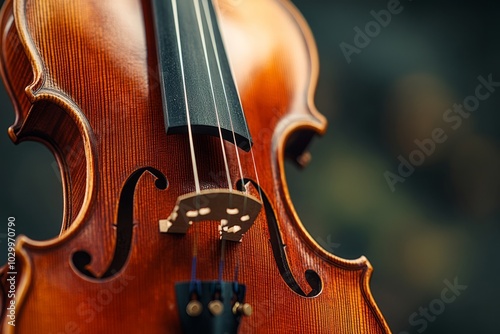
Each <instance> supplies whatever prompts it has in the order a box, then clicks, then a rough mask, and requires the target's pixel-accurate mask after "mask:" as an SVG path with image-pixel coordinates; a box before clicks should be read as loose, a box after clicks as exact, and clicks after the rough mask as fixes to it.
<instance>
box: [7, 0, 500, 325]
mask: <svg viewBox="0 0 500 334" xmlns="http://www.w3.org/2000/svg"><path fill="white" fill-rule="evenodd" d="M248 1H251V0H248ZM293 2H294V3H295V4H296V5H297V7H298V8H299V9H300V10H301V12H302V13H303V15H304V16H305V18H306V20H307V21H308V22H309V25H310V26H311V29H312V31H313V34H314V35H315V38H316V41H317V44H318V48H319V53H320V61H321V72H320V78H319V85H318V89H317V95H316V104H317V107H318V109H319V110H320V111H321V112H322V113H323V114H324V115H326V117H327V118H328V120H329V124H330V125H329V129H328V132H327V134H326V135H325V136H324V137H323V138H322V139H321V140H316V141H315V142H314V143H313V145H312V147H311V152H312V156H313V160H312V162H311V164H310V166H309V167H308V168H306V169H305V170H303V171H299V170H297V169H296V168H295V167H294V166H292V165H289V166H288V168H287V173H288V179H289V182H290V188H291V192H292V198H293V200H294V203H295V205H296V208H297V210H298V212H299V215H300V216H301V218H302V220H303V222H304V224H305V225H306V226H307V228H308V229H309V231H310V233H311V234H312V236H313V237H314V238H316V240H318V242H319V243H320V244H322V245H323V246H324V247H325V248H326V249H327V250H329V251H331V252H333V253H335V254H336V255H338V256H341V257H344V258H357V257H359V256H360V255H365V256H367V257H368V259H369V260H370V262H371V263H372V265H373V267H374V268H375V271H374V275H373V277H372V283H371V287H372V292H373V295H374V297H375V299H376V301H377V303H378V305H379V307H380V309H381V310H382V312H383V313H384V315H385V317H386V319H387V321H388V323H389V325H390V327H391V329H392V330H393V332H394V333H401V332H403V333H404V332H408V333H423V332H425V333H429V334H431V333H499V331H500V330H499V329H498V328H499V327H500V326H499V325H498V319H499V317H498V314H499V313H500V302H499V299H500V287H499V285H498V284H497V277H498V275H499V273H500V269H499V266H498V262H499V261H498V258H497V255H498V254H500V226H499V218H500V209H499V207H500V175H499V171H500V147H499V144H500V132H499V130H500V127H499V123H500V110H499V107H500V87H499V88H498V91H495V92H492V93H491V95H490V96H489V97H488V98H487V99H485V100H484V101H481V102H480V105H479V107H478V109H477V110H476V111H474V112H471V113H470V116H468V118H463V119H462V122H461V124H460V126H457V129H456V130H454V129H453V128H451V126H450V125H452V124H453V123H449V122H448V123H447V122H445V121H444V120H443V115H444V114H445V113H446V111H447V110H448V109H449V108H452V107H453V105H454V104H462V103H463V101H464V99H465V98H467V97H468V96H471V95H474V94H475V90H476V87H477V86H478V84H479V83H480V82H479V81H478V76H483V77H484V78H487V77H488V76H489V75H490V74H491V75H492V79H493V81H498V82H500V38H499V37H498V34H499V33H500V29H499V22H500V10H499V8H500V7H499V6H498V4H497V2H493V1H490V2H488V1H439V2H438V1H428V0H413V1H411V0H405V1H401V4H400V6H399V7H398V9H399V13H397V14H393V15H391V20H390V22H389V23H388V24H385V25H386V26H385V27H381V26H380V25H379V29H378V30H377V29H376V25H373V24H371V25H370V21H374V17H373V15H372V14H371V13H370V12H371V11H375V12H380V11H381V10H386V9H387V7H388V2H387V1H378V0H377V1H373V0H371V1H368V0H362V1H347V0H342V1H338V0H335V1H334V0H329V1H320V0H294V1H293ZM390 2H391V1H389V3H390ZM367 24H368V25H369V27H371V29H373V30H371V32H370V34H371V35H372V37H370V36H368V37H369V39H370V41H369V42H367V41H366V40H365V41H364V42H365V44H367V45H363V47H362V48H361V47H360V48H358V50H357V52H356V53H352V54H351V55H350V62H348V61H347V59H346V57H345V55H344V53H343V52H342V49H341V47H340V45H341V43H343V42H344V43H347V44H349V45H352V46H355V36H356V34H357V32H356V31H355V30H354V29H355V28H356V27H359V29H361V30H362V31H365V27H366V25H367ZM358 42H360V41H358ZM358 44H359V43H358ZM343 45H346V44H343ZM484 92H486V91H484ZM0 106H1V113H0V129H2V130H1V133H0V153H1V159H2V160H1V161H2V163H1V164H0V175H1V182H2V191H0V212H1V217H2V218H1V219H3V220H4V224H5V225H4V226H6V223H7V217H9V216H14V217H16V222H17V232H18V234H27V235H28V236H30V237H32V238H34V239H38V240H43V239H48V238H51V237H53V236H55V235H57V233H58V232H59V222H60V219H61V211H62V200H61V189H60V182H59V177H58V174H57V167H56V164H55V160H54V158H53V157H52V156H51V154H50V153H49V152H48V151H47V150H46V149H44V148H43V147H42V146H41V145H39V144H36V143H28V142H27V143H23V144H22V145H19V146H18V147H15V146H14V145H13V144H12V143H11V142H10V140H9V138H8V136H7V128H8V126H10V125H11V124H12V123H13V121H14V112H13V110H12V107H11V104H10V102H9V100H8V97H7V95H6V93H5V91H4V90H2V91H1V92H0ZM436 128H442V129H443V131H444V132H445V134H446V136H447V140H446V141H445V142H444V143H442V144H436V147H435V150H434V152H433V153H432V154H430V155H429V156H425V158H424V159H423V161H422V164H421V165H420V166H417V167H415V170H414V172H413V173H412V174H411V175H410V176H408V177H407V178H405V181H404V182H398V183H396V184H395V185H394V191H392V190H391V187H390V186H389V185H388V183H387V181H386V178H385V177H384V173H386V171H390V172H392V173H395V174H397V173H398V166H399V164H400V161H399V160H398V157H399V156H402V157H403V158H405V159H408V157H409V156H410V155H411V154H412V152H413V151H414V150H415V149H418V146H417V145H416V144H415V140H419V141H422V140H425V139H426V138H431V135H432V131H433V130H434V129H436ZM4 232H5V233H6V228H4V231H0V233H1V234H0V241H1V243H0V248H1V251H0V260H1V262H2V263H3V262H5V261H6V254H5V252H6V249H5V248H6V247H5V241H6V240H5V236H6V235H5V233H4ZM2 245H3V246H2ZM455 279H457V280H458V283H459V284H460V285H466V286H467V288H466V289H465V290H464V291H461V293H460V295H459V296H457V297H456V299H455V300H454V301H453V302H451V303H441V304H440V302H439V300H440V299H441V292H442V291H443V289H444V288H445V287H446V283H445V281H446V280H447V281H448V282H451V283H453V282H454V280H455ZM450 296H451V294H450ZM440 305H444V309H443V308H442V307H441V306H440ZM429 307H431V311H429V312H430V313H429V316H428V320H425V321H424V320H422V319H426V318H425V316H424V315H422V314H423V313H420V312H423V308H429ZM433 310H434V311H433ZM414 312H417V315H416V316H415V315H414ZM432 312H434V314H433V313H432ZM412 314H413V317H414V318H413V322H412V321H411V318H412ZM424 324H425V326H424ZM424 327H425V328H424Z"/></svg>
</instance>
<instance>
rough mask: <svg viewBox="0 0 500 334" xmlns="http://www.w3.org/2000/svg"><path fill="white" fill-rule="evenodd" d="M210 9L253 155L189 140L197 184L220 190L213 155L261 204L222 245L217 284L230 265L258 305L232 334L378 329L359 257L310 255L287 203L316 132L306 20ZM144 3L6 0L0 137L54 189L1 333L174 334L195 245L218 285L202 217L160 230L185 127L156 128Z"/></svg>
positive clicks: (23, 242)
mask: <svg viewBox="0 0 500 334" xmlns="http://www.w3.org/2000/svg"><path fill="white" fill-rule="evenodd" d="M214 7H215V8H216V9H217V14H218V17H219V20H220V27H221V32H222V35H223V36H224V44H225V48H226V51H227V55H228V58H229V60H230V64H231V67H232V71H233V74H234V78H235V82H236V86H237V88H238V91H239V95H240V98H241V105H242V107H243V110H244V113H245V116H246V121H247V123H248V128H249V132H250V133H251V135H252V140H253V147H252V152H253V153H252V154H249V153H248V152H245V151H244V150H242V149H241V148H236V149H235V145H234V144H233V143H231V142H227V141H224V144H223V145H224V147H225V152H226V157H224V156H223V154H222V153H221V151H220V145H221V142H220V141H219V140H218V139H217V138H215V137H214V136H208V135H195V136H194V139H193V141H194V153H195V154H196V157H197V161H198V167H199V168H198V173H199V174H198V177H199V183H200V187H201V189H203V190H210V189H216V188H227V187H228V181H226V178H225V173H224V172H223V171H224V158H226V159H227V163H228V165H229V174H230V177H231V178H230V179H231V180H240V179H241V177H240V170H243V172H244V174H245V177H244V179H245V181H246V182H247V185H248V188H247V189H246V190H247V191H248V192H250V193H251V194H253V195H254V196H255V197H259V196H260V198H261V199H262V203H263V208H262V210H260V212H259V214H258V216H257V218H256V220H255V223H254V224H253V226H252V227H251V228H250V229H249V230H248V232H247V233H245V235H244V237H243V239H242V241H241V242H236V243H232V242H228V244H227V247H226V249H225V260H224V267H223V270H222V276H223V278H224V279H225V280H232V279H233V275H234V271H235V268H236V267H237V268H238V269H237V271H238V280H239V281H240V282H241V283H242V284H245V286H246V297H245V301H246V302H248V303H249V304H251V305H252V307H253V311H254V312H253V314H252V315H251V316H249V317H245V318H243V319H242V320H241V324H240V326H239V333H389V328H388V326H387V324H386V322H385V320H384V319H383V317H382V315H381V313H380V311H379V309H378V307H377V305H376V304H375V302H374V299H373V297H372V296H371V293H370V290H369V278H370V275H371V272H372V268H371V266H370V264H369V263H368V261H367V260H366V259H365V258H364V257H362V258H360V259H358V260H353V261H348V260H344V259H340V258H338V257H336V256H334V255H332V254H330V253H328V252H326V251H325V250H323V249H322V248H321V247H320V246H319V245H318V244H317V243H316V242H315V241H314V240H313V239H312V238H311V237H310V236H309V234H308V233H307V232H306V231H305V229H304V227H303V225H302V224H301V223H300V221H299V219H298V217H297V214H296V212H295V210H294V208H293V205H292V203H291V201H290V195H289V193H288V189H287V185H286V180H285V173H284V158H285V156H287V157H291V158H293V159H296V160H298V161H302V160H303V157H304V154H303V153H304V152H305V149H306V147H307V144H308V142H309V141H310V139H311V137H312V136H313V134H316V133H318V134H321V133H323V132H324V131H325V128H326V121H325V119H324V118H323V116H321V115H320V114H319V113H318V112H317V111H316V110H315V107H314V105H313V94H314V89H315V82H316V79H317V75H318V60H317V54H316V49H315V45H314V41H313V39H312V35H311V33H310V31H309V29H308V27H307V25H306V23H305V21H304V20H303V18H302V17H301V16H300V14H299V13H298V11H297V10H296V9H295V8H294V7H293V6H292V5H291V4H290V3H289V2H288V1H286V0H252V1H230V0H218V1H214ZM152 11H153V8H152V6H151V5H150V4H149V3H148V1H139V0H119V1H118V0H113V1H103V0H99V1H97V0H71V1H62V0H43V1H41V0H38V1H36V0H7V1H6V3H5V5H4V7H3V9H2V14H1V27H2V49H1V54H0V60H1V66H2V67H1V69H2V77H3V80H4V82H5V84H6V86H7V88H8V91H9V94H10V97H11V99H12V101H13V103H14V106H15V112H16V121H15V124H13V125H12V126H11V128H10V129H9V135H10V137H11V139H12V140H13V141H14V142H15V143H19V142H22V141H25V140H35V141H39V142H41V143H43V144H45V145H46V146H47V147H48V148H49V149H50V150H51V151H52V152H53V154H54V156H55V157H56V159H57V161H58V164H59V167H60V170H61V179H62V185H63V194H64V213H63V222H62V229H61V235H60V236H59V237H58V238H55V239H53V240H49V241H44V242H36V241H33V240H30V239H29V238H27V237H24V236H21V237H19V238H18V240H17V243H16V254H17V260H16V265H17V268H16V269H17V276H16V295H15V298H14V299H15V304H16V318H15V326H11V325H9V323H8V322H9V320H10V319H9V317H8V314H7V312H5V310H6V307H5V305H8V303H9V302H10V300H11V299H12V298H7V297H6V287H7V284H8V283H7V282H6V279H7V277H8V275H7V269H6V268H4V270H3V274H2V283H3V286H4V288H3V294H4V296H3V298H2V299H3V301H4V303H5V304H4V305H3V306H2V312H3V313H2V317H1V321H2V327H1V329H2V333H151V334H153V333H181V332H182V330H181V322H180V320H179V317H180V315H179V313H180V312H183V311H184V310H183V309H179V307H178V306H177V302H176V297H175V295H176V292H175V290H174V289H175V288H174V286H175V284H176V283H177V282H181V281H188V280H189V279H190V274H191V272H192V258H193V252H192V249H193V243H196V245H197V258H198V263H197V272H196V275H197V278H198V279H200V280H203V281H209V280H214V279H217V276H218V271H219V266H218V264H219V258H220V257H221V247H220V244H221V241H220V235H219V230H218V224H217V223H216V222H213V221H207V222H200V223H196V224H195V225H196V226H195V227H192V228H191V229H190V230H189V231H188V232H187V233H186V234H165V233H160V232H159V228H158V222H159V221H161V220H162V219H165V218H167V217H168V215H169V214H170V213H171V212H172V208H173V207H174V206H175V205H176V201H177V199H178V197H179V196H181V195H183V194H185V193H189V192H192V191H194V190H195V185H194V184H193V181H192V180H193V171H192V168H191V165H192V160H191V154H190V146H189V141H188V140H187V136H186V134H168V135H167V134H166V132H165V127H164V120H163V114H162V96H161V94H162V93H161V89H160V88H161V83H160V79H159V75H158V72H159V70H158V65H157V64H158V60H157V53H156V52H155V51H152V50H155V38H154V31H153V26H152V24H151V21H152V19H151V17H152ZM237 151H238V152H239V153H236V152H237ZM252 157H253V158H252ZM232 186H234V187H235V188H237V187H238V182H237V181H234V184H233V185H232ZM240 190H244V189H240ZM39 223H43V222H42V221H40V222H39ZM194 229H196V232H195V231H194Z"/></svg>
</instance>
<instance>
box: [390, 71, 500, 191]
mask: <svg viewBox="0 0 500 334" xmlns="http://www.w3.org/2000/svg"><path fill="white" fill-rule="evenodd" d="M477 80H478V81H479V84H478V85H477V86H476V89H475V91H474V95H469V96H467V97H466V98H465V99H464V100H463V102H462V104H456V103H455V104H454V105H453V107H452V108H449V109H447V110H445V111H444V113H443V116H442V119H443V122H444V123H445V124H447V125H448V126H449V127H450V128H451V130H453V131H455V130H457V129H458V128H460V126H461V125H462V122H463V119H467V118H469V117H470V115H471V113H472V112H474V111H476V110H477V109H479V105H480V104H481V101H485V100H487V99H488V98H489V97H490V96H491V94H493V93H494V92H495V89H496V88H497V87H500V82H498V81H493V74H491V73H490V74H489V75H488V77H487V78H485V77H483V76H482V75H480V76H478V77H477ZM430 134H431V135H430V137H428V138H424V139H422V140H419V139H415V140H414V141H413V142H414V143H415V146H416V148H415V149H414V150H413V151H411V152H410V154H409V156H408V157H403V156H402V155H399V156H398V158H397V159H398V161H399V162H400V164H399V166H398V169H397V173H394V172H391V171H389V170H386V171H385V172H384V178H385V181H386V182H387V185H388V186H389V189H391V191H392V192H394V191H395V190H396V184H398V183H403V182H405V181H406V179H407V178H409V177H410V176H411V175H412V174H413V173H414V172H415V167H418V166H421V165H422V164H423V163H424V162H425V160H426V158H428V157H429V156H431V155H432V154H433V153H434V152H435V151H436V147H437V145H438V144H443V143H444V142H446V140H448V135H447V134H446V131H445V130H444V129H443V128H440V127H437V128H434V129H433V130H432V131H431V133H430Z"/></svg>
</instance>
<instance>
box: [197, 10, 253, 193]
mask: <svg viewBox="0 0 500 334" xmlns="http://www.w3.org/2000/svg"><path fill="white" fill-rule="evenodd" d="M203 10H204V14H205V18H206V20H207V22H208V30H209V33H210V39H211V41H212V45H213V46H214V53H215V60H216V62H217V69H218V70H219V75H220V79H221V82H222V90H223V92H224V98H225V100H226V106H227V111H228V114H229V123H230V124H231V132H232V134H233V141H234V147H235V151H236V159H237V160H238V168H239V172H240V176H241V182H242V185H243V186H244V176H243V168H242V166H241V159H240V153H239V151H238V145H236V135H235V133H234V126H233V119H232V117H231V108H230V107H229V100H228V98H227V92H226V86H225V82H224V77H223V75H222V69H221V65H220V60H219V51H218V50H217V43H216V41H215V35H214V31H213V25H212V24H213V23H212V15H211V14H210V10H209V8H208V3H207V0H203ZM243 188H244V187H243Z"/></svg>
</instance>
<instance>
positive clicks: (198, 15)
mask: <svg viewBox="0 0 500 334" xmlns="http://www.w3.org/2000/svg"><path fill="white" fill-rule="evenodd" d="M193 3H194V7H195V11H196V19H197V21H198V28H199V30H200V37H201V43H202V45H203V53H204V55H205V63H206V66H207V71H208V78H209V81H210V89H211V92H212V99H213V101H214V109H215V116H216V118H217V128H218V130H219V139H220V145H221V148H222V156H223V158H224V166H225V168H226V178H227V184H228V187H229V191H233V185H232V182H231V175H230V173H229V164H228V162H227V156H226V148H225V146H224V139H223V138H222V129H221V126H220V120H219V110H218V108H217V101H216V99H215V91H214V85H213V81H212V73H211V71H210V63H209V61H208V51H207V44H206V41H205V31H204V29H203V22H202V20H201V14H200V4H199V2H198V0H193ZM214 49H215V46H214Z"/></svg>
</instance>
